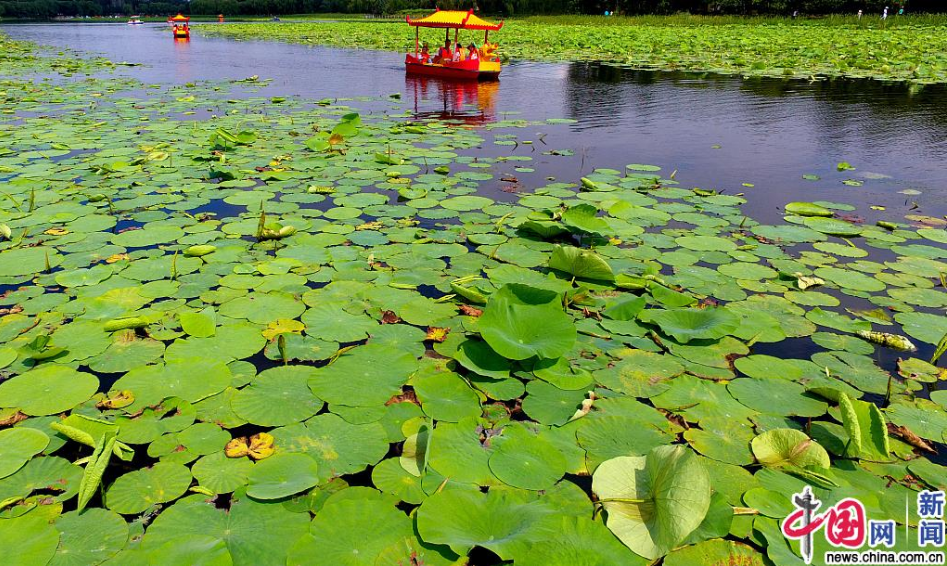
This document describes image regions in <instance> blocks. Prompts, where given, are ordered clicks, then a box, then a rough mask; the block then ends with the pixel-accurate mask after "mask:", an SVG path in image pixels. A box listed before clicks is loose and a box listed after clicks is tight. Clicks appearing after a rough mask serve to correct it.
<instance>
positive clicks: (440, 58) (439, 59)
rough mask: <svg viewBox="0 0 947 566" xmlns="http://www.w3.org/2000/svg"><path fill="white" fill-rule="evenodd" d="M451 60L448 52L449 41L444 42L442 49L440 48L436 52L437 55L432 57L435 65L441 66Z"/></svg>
mask: <svg viewBox="0 0 947 566" xmlns="http://www.w3.org/2000/svg"><path fill="white" fill-rule="evenodd" d="M450 60H451V52H450V40H447V39H445V40H444V47H441V48H439V49H438V50H437V55H436V56H435V57H434V64H435V65H443V64H444V63H447V62H448V61H450Z"/></svg>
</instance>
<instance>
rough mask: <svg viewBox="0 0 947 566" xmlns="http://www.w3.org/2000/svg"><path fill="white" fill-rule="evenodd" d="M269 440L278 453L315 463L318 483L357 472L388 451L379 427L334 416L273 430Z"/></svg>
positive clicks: (377, 424)
mask: <svg viewBox="0 0 947 566" xmlns="http://www.w3.org/2000/svg"><path fill="white" fill-rule="evenodd" d="M273 438H274V439H275V445H276V447H277V450H278V451H279V452H302V453H305V454H307V455H309V456H310V457H311V458H312V459H313V460H315V461H316V462H317V463H318V464H319V474H320V478H321V480H320V481H325V480H327V479H329V478H330V477H333V476H340V475H343V474H352V473H356V472H360V471H362V470H364V469H365V468H366V467H368V466H371V465H374V464H376V463H377V462H378V461H379V460H381V459H382V458H384V457H385V453H386V452H387V451H388V437H387V435H386V433H385V429H384V427H383V426H382V425H381V424H379V423H377V422H369V423H365V424H352V423H350V422H347V421H345V420H343V419H342V418H341V417H339V416H337V415H334V414H322V415H318V416H316V417H313V418H311V419H309V420H308V421H306V423H305V424H293V425H290V426H286V427H281V428H276V429H273Z"/></svg>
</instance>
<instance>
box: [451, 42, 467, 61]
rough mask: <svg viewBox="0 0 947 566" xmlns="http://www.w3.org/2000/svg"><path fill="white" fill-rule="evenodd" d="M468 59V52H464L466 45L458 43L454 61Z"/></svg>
mask: <svg viewBox="0 0 947 566" xmlns="http://www.w3.org/2000/svg"><path fill="white" fill-rule="evenodd" d="M466 59H467V54H466V53H465V52H464V46H463V45H461V44H459V43H458V44H457V50H456V51H454V58H453V61H455V62H457V61H464V60H466Z"/></svg>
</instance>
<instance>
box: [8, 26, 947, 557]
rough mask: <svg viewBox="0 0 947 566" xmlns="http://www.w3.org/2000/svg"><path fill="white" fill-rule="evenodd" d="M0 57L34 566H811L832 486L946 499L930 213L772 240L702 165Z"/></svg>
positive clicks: (377, 111) (940, 290) (774, 231)
mask: <svg viewBox="0 0 947 566" xmlns="http://www.w3.org/2000/svg"><path fill="white" fill-rule="evenodd" d="M0 41H2V45H0V47H2V48H3V50H2V52H3V53H4V59H3V65H4V67H3V72H4V78H2V79H0V98H2V99H3V102H4V104H3V110H2V114H0V190H2V194H0V202H2V204H0V292H3V295H2V299H0V309H2V310H0V376H2V378H3V379H2V381H0V419H2V421H0V422H2V426H0V541H2V542H3V543H4V544H5V546H6V547H7V548H9V549H12V551H8V553H7V556H6V558H7V562H6V563H9V564H30V565H33V564H115V565H117V564H121V565H128V564H154V563H160V564H195V563H209V564H237V565H265V564H287V563H288V564H325V565H339V564H343V565H378V566H388V565H392V566H393V565H410V564H414V565H421V564H423V565H447V564H465V563H469V564H476V565H484V566H485V565H495V564H501V563H508V562H515V564H518V565H519V564H522V565H526V566H530V565H535V566H540V565H542V566H549V565H563V566H565V565H570V566H571V565H575V564H590V565H591V564H600V565H614V564H622V565H625V564H627V565H635V564H648V563H651V562H653V561H655V560H662V561H663V564H666V565H670V566H675V565H677V566H683V565H690V564H712V563H718V562H723V563H728V562H735V563H745V564H777V565H794V564H800V563H801V559H800V558H799V557H798V554H799V549H798V546H797V545H795V543H793V544H792V545H790V544H789V543H787V541H786V540H785V539H784V538H783V536H782V535H781V534H780V532H779V528H778V522H779V521H780V520H781V519H782V518H783V517H785V516H786V514H787V513H788V512H789V511H791V509H792V507H791V503H790V501H789V497H790V496H791V494H792V493H795V492H798V491H800V489H801V488H802V486H803V485H811V486H813V488H814V491H815V493H816V494H817V496H818V498H819V499H821V500H822V501H824V502H825V503H826V505H829V504H832V503H835V502H836V501H839V500H840V499H843V498H845V497H858V498H859V499H860V500H861V501H862V502H863V503H864V504H865V506H866V508H867V512H868V515H869V517H872V518H885V519H887V518H891V519H895V520H898V521H903V520H904V519H902V518H903V517H904V515H903V512H904V506H905V502H906V501H913V500H914V498H915V495H916V492H918V491H920V490H921V489H925V488H932V489H933V488H936V489H944V487H945V481H947V473H945V471H947V469H945V467H944V466H943V465H942V464H943V459H942V456H941V455H940V453H939V451H940V452H942V451H943V450H944V444H943V443H944V442H945V441H947V437H945V430H947V409H945V406H947V394H945V393H944V390H943V388H942V385H941V384H942V383H943V376H944V372H943V369H942V364H943V361H942V358H941V354H943V353H944V350H945V349H947V342H945V340H944V336H945V334H947V318H945V316H944V309H945V307H947V290H945V287H947V281H945V277H947V261H945V258H947V245H945V244H947V230H945V226H947V222H945V221H944V220H943V219H942V218H940V217H937V216H932V215H927V214H924V210H922V209H917V205H912V204H910V199H911V198H915V197H916V198H919V199H920V198H921V197H923V196H924V195H917V194H915V193H916V192H917V191H915V193H907V194H903V193H901V194H899V196H898V197H897V198H900V199H901V200H903V201H907V202H904V203H903V204H902V205H901V206H899V207H894V206H891V207H889V208H887V209H884V210H882V209H883V208H884V207H881V206H875V208H876V209H875V210H872V209H871V208H870V207H869V205H868V203H865V202H862V203H860V204H859V205H857V206H856V205H852V204H845V203H843V202H838V201H834V200H825V199H810V200H807V201H800V200H799V199H797V198H793V195H792V194H791V193H785V194H782V197H783V198H782V201H781V202H780V206H779V214H778V215H773V216H774V218H773V219H772V220H766V221H761V220H760V218H761V216H762V215H753V214H749V213H748V212H747V211H746V210H745V209H746V207H747V206H749V205H748V202H747V199H751V198H753V197H752V195H753V191H752V187H744V186H740V185H739V184H738V185H737V186H736V187H734V188H733V189H734V190H730V191H727V192H725V191H724V189H721V190H714V189H707V188H695V187H694V186H693V185H694V184H696V183H700V182H701V180H700V179H685V178H683V176H681V175H679V174H677V173H676V172H675V169H674V167H673V166H671V167H669V166H667V165H665V164H662V165H652V164H643V163H627V162H615V163H613V164H612V166H611V167H605V166H601V167H599V168H597V169H594V170H592V171H587V172H585V173H579V171H581V170H582V168H583V164H582V163H581V156H579V155H575V156H571V157H570V151H569V149H568V148H566V147H561V148H559V149H556V146H548V145H544V144H543V142H541V141H540V140H541V139H543V138H541V137H540V136H541V135H542V133H543V132H544V131H546V130H549V131H554V130H556V129H557V128H562V127H569V126H575V124H571V123H570V122H572V120H569V119H564V118H561V117H554V116H550V117H547V119H545V120H542V121H540V120H538V119H521V118H518V117H515V116H508V117H498V118H497V119H496V120H495V121H493V122H490V123H488V124H487V125H486V126H483V127H475V126H471V125H469V124H468V122H466V121H464V120H462V119H458V118H457V117H450V116H447V117H444V116H437V115H431V114H429V113H416V112H413V111H411V110H410V108H408V107H409V103H408V102H407V101H402V100H401V99H400V98H399V97H389V96H381V97H379V96H375V97H373V98H360V99H340V98H326V99H315V98H305V97H300V96H271V95H268V94H264V93H266V92H267V90H268V89H270V88H271V87H272V85H270V83H269V82H268V81H267V78H266V77H265V76H262V77H247V78H244V79H242V80H239V81H212V82H200V83H188V84H177V85H174V84H148V83H145V82H142V81H141V80H138V79H136V78H134V77H135V74H136V72H138V70H137V69H132V70H130V71H128V72H122V73H118V72H115V66H114V65H112V64H110V63H108V62H107V61H105V60H103V59H92V58H85V57H82V56H80V55H77V54H73V53H70V52H61V53H57V52H54V51H46V50H40V49H39V48H37V47H35V46H31V45H26V44H22V43H17V42H13V41H10V40H7V39H2V40H0ZM168 43H169V44H170V42H168ZM168 47H169V48H170V47H171V45H169V46H168ZM119 70H121V68H119ZM142 71H144V70H142ZM261 74H262V73H261ZM90 77H93V78H90ZM383 94H387V93H383ZM563 122H565V123H563ZM537 132H539V133H538V134H537ZM530 146H533V147H535V146H539V147H538V148H537V150H536V151H528V150H525V149H524V148H529V147H530ZM496 148H500V150H502V151H497V150H496ZM708 151H713V150H708ZM555 159H563V160H566V162H567V163H568V164H569V165H567V166H560V167H559V168H557V169H555V170H556V171H557V174H556V175H549V172H550V170H547V169H546V168H545V165H544V160H555ZM853 167H854V170H853V169H852V168H853ZM569 170H571V171H573V174H572V176H571V177H566V176H564V175H563V174H560V173H558V171H569ZM861 170H863V168H862V166H861V164H859V163H854V164H849V163H847V162H838V163H833V165H832V167H831V168H828V167H820V168H816V169H813V170H810V171H808V172H806V175H807V176H808V177H809V178H813V177H815V176H823V177H826V178H832V179H834V180H835V181H836V183H835V184H837V185H840V186H842V187H849V188H853V189H854V188H856V187H850V186H849V185H842V184H841V183H839V182H837V181H839V180H850V181H852V182H853V183H855V182H859V183H866V186H870V183H868V181H871V180H872V179H871V178H864V177H858V174H859V172H860V171H861ZM801 174H802V173H801V172H800V178H798V180H797V181H796V182H797V183H807V182H812V183H816V182H817V181H810V180H808V179H802V178H801ZM516 175H521V176H523V178H525V179H532V178H537V177H538V178H540V179H545V177H550V176H551V177H555V178H554V179H552V180H546V181H545V182H542V183H539V182H537V183H529V184H527V183H523V182H514V181H512V180H510V179H512V178H513V177H514V176H516ZM530 175H535V176H536V177H529V176H530ZM504 179H506V180H504ZM748 184H749V183H748ZM500 188H505V189H507V190H500ZM741 191H742V192H741ZM743 192H746V193H747V194H745V195H744V194H743ZM778 197H779V195H777V196H776V197H774V196H772V195H771V196H770V197H769V198H770V199H772V198H778ZM905 197H907V198H905ZM912 209H914V210H912ZM866 218H868V219H870V220H868V221H865V219H866ZM916 519H917V517H916V516H913V515H912V516H910V517H908V518H907V524H906V525H903V527H904V528H906V529H907V532H908V533H909V534H908V535H904V536H899V539H898V541H899V545H900V546H901V547H903V548H913V547H914V543H915V542H916V540H917V538H916V536H915V535H916V530H915V529H916ZM902 524H903V523H902ZM899 530H900V529H899ZM902 532H904V531H902ZM820 543H821V540H819V539H817V542H816V548H817V551H819V550H821V547H820ZM822 544H824V543H822Z"/></svg>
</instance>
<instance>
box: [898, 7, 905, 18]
mask: <svg viewBox="0 0 947 566" xmlns="http://www.w3.org/2000/svg"><path fill="white" fill-rule="evenodd" d="M898 15H899V16H903V15H904V6H901V9H900V10H898Z"/></svg>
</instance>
